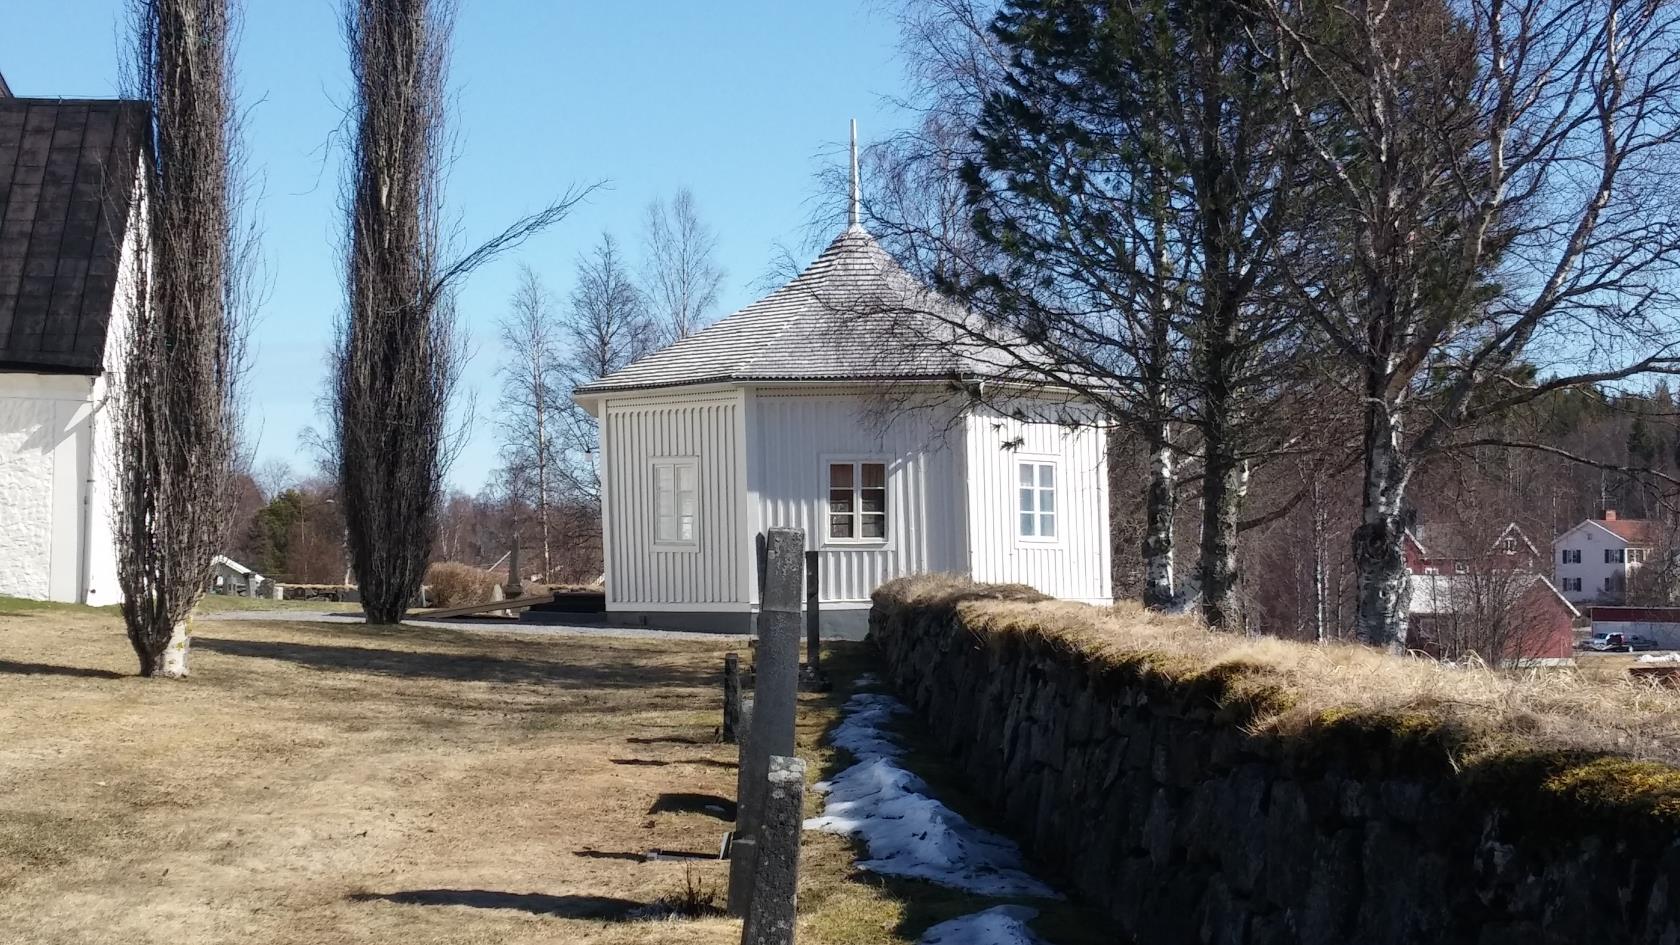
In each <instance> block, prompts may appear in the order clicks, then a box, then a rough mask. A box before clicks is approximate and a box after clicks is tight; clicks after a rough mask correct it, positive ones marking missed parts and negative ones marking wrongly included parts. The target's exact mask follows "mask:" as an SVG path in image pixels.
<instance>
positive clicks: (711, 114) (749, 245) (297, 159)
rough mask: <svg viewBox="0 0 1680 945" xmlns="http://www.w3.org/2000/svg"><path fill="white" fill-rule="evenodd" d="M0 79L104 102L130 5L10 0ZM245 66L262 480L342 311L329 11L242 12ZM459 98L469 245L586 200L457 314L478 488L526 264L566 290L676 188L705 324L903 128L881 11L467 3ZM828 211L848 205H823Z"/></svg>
mask: <svg viewBox="0 0 1680 945" xmlns="http://www.w3.org/2000/svg"><path fill="white" fill-rule="evenodd" d="M5 5H6V13H5V21H6V28H5V29H0V72H3V73H4V74H5V76H6V78H7V80H8V81H9V82H10V84H11V86H12V88H13V91H14V92H16V93H17V94H19V95H25V96H56V95H62V96H93V97H101V96H111V95H114V94H116V91H117V87H118V81H117V77H118V71H119V50H120V49H121V48H122V44H123V42H124V37H123V32H122V30H123V21H124V15H125V14H124V10H125V4H124V3H123V2H122V0H5ZM244 6H245V10H246V17H245V29H244V35H243V41H242V44H241V47H240V57H239V71H240V81H241V84H242V95H243V96H244V102H245V104H246V106H247V107H248V109H249V117H248V119H247V124H246V131H247V143H248V150H249V156H250V165H251V170H252V171H253V173H254V175H255V177H256V184H257V186H258V187H259V188H260V202H259V203H258V204H257V206H256V214H257V218H258V221H259V223H260V226H261V227H262V231H263V255H264V270H265V273H264V274H265V279H266V284H267V287H268V288H267V292H266V297H265V300H264V303H263V306H262V310H261V313H260V322H259V324H258V325H257V326H256V329H255V331H254V336H253V340H254V343H255V348H256V358H255V366H254V369H253V373H252V376H251V379H250V387H249V393H250V405H251V411H250V428H249V432H250V433H251V434H252V435H253V437H254V438H255V440H256V445H257V455H258V460H259V462H260V461H262V460H265V459H268V458H270V457H279V458H282V459H285V460H288V461H289V462H291V463H292V465H293V466H294V468H295V469H296V470H297V471H298V472H300V473H301V472H305V471H307V469H308V468H309V467H310V465H311V460H310V458H309V457H308V456H307V455H306V454H305V451H304V450H303V448H302V446H301V445H300V443H299V434H300V432H301V431H302V430H303V429H304V428H306V427H309V426H313V425H317V424H318V423H319V418H318V415H317V413H316V405H315V402H316V398H317V396H318V395H319V392H320V391H321V389H322V385H323V383H324V382H325V368H324V361H323V357H324V355H325V353H326V348H327V344H328V341H329V338H330V335H331V325H332V320H333V318H334V316H335V314H336V312H337V311H338V308H339V305H340V299H341V290H340V284H339V272H338V257H337V251H336V248H335V247H336V246H337V239H338V233H339V228H340V217H339V212H338V208H337V198H338V177H339V171H340V164H339V157H340V155H339V153H338V152H336V151H334V150H333V149H332V135H333V131H334V129H335V128H337V127H338V125H339V124H340V121H341V105H342V102H343V101H344V98H345V89H346V81H347V69H346V63H345V54H344V51H343V48H342V43H341V41H340V38H339V30H338V18H339V8H338V4H336V3H334V2H331V0H245V4H244ZM460 6H461V9H460V15H459V19H458V21H457V25H456V34H455V46H454V58H453V61H452V75H451V82H450V85H451V89H452V91H453V93H454V95H455V108H454V112H453V129H454V131H455V134H456V137H457V146H456V147H457V152H458V158H457V160H456V162H455V164H454V165H453V167H452V169H451V171H450V176H449V186H448V202H449V210H450V219H451V220H452V221H456V222H457V223H458V226H457V227H456V229H458V231H459V234H460V236H461V239H462V241H463V242H469V243H470V242H474V241H476V240H481V239H483V238H485V237H487V236H489V235H491V234H492V233H494V232H495V231H496V230H498V229H499V228H500V227H501V226H502V225H505V224H506V223H507V222H510V221H511V220H512V219H514V218H515V217H517V216H519V215H521V214H523V213H527V212H530V211H532V210H535V209H538V208H540V207H541V206H542V205H543V204H544V203H546V202H547V200H548V199H550V198H552V197H554V196H556V195H558V194H560V193H562V192H564V191H565V190H566V189H567V187H569V186H570V185H572V184H581V183H589V182H593V181H598V180H604V181H607V182H608V185H609V189H604V190H602V191H599V192H597V193H596V194H595V195H594V196H593V197H592V198H591V199H590V201H589V203H588V205H586V206H584V207H582V208H581V209H579V210H578V211H577V212H576V213H574V214H573V215H572V216H571V217H570V218H568V219H567V220H566V221H564V222H563V223H561V224H560V225H559V226H558V227H557V228H555V229H554V230H552V231H550V232H548V233H546V234H543V235H541V236H539V237H537V238H536V239H533V240H532V241H531V242H529V243H527V244H526V245H525V246H523V247H522V248H521V249H520V250H518V251H517V252H515V253H513V254H511V255H509V256H507V257H504V258H503V259H501V260H500V261H498V262H497V263H495V264H493V265H491V266H489V267H487V268H485V269H482V270H480V271H479V272H478V273H477V274H476V275H475V276H474V277H473V278H472V280H471V281H470V282H469V283H468V284H467V285H466V287H465V288H464V290H463V292H462V293H461V298H460V308H461V313H462V316H463V320H464V322H465V323H466V325H467V327H468V330H469V332H470V333H471V335H472V337H473V340H474V349H475V356H474V358H473V361H472V363H471V365H470V366H469V368H468V370H467V378H466V381H467V387H468V388H469V389H470V390H473V391H475V392H476V395H477V396H476V400H477V423H476V427H475V429H474V431H473V433H472V438H471V440H470V442H469V443H468V445H467V446H466V448H465V449H464V450H463V452H462V455H461V457H460V459H459V460H458V461H457V463H456V466H455V468H454V470H453V473H452V479H453V480H454V483H455V485H457V486H458V487H460V488H464V489H467V490H469V491H477V489H478V488H479V486H480V485H481V484H482V483H483V482H484V479H485V477H486V474H487V473H488V472H489V471H490V470H491V468H492V467H493V466H494V465H495V451H496V444H495V437H494V434H493V432H492V425H491V419H492V417H491V412H492V410H493V408H494V402H495V394H496V383H495V379H494V369H495V362H496V361H497V360H498V357H499V351H498V348H497V345H496V340H495V321H496V319H497V317H498V316H499V315H500V314H501V313H502V311H503V310H504V308H505V303H506V299H507V297H508V295H509V294H510V292H511V289H512V282H513V276H514V272H515V270H516V269H517V267H518V265H519V263H521V262H528V263H530V264H531V265H532V266H534V267H536V269H537V270H538V272H539V273H540V274H541V275H542V276H543V278H544V280H545V281H546V282H547V283H548V285H549V288H550V289H552V290H554V291H555V292H556V293H558V294H560V295H561V296H564V294H565V293H566V292H567V291H569V289H570V284H571V274H572V267H573V261H574V260H575V259H576V257H577V255H578V253H579V252H580V251H581V250H583V249H585V248H586V247H587V246H589V245H590V244H591V243H593V242H594V241H595V240H596V239H597V238H598V237H599V235H600V233H601V231H602V230H603V229H610V230H612V231H613V232H614V233H615V234H617V235H618V236H619V238H620V240H621V241H623V242H624V244H625V245H626V248H628V249H631V250H633V251H636V250H637V247H638V244H639V241H640V227H641V215H642V212H643V208H644V207H645V206H646V205H647V203H648V202H649V201H650V200H651V199H653V198H654V197H656V196H661V195H665V196H668V195H669V194H670V193H671V192H673V191H675V190H676V189H677V188H678V187H680V186H687V187H689V188H690V189H692V190H693V191H694V194H695V198H696V200H697V202H698V203H699V206H700V208H701V211H702V212H703V214H704V215H705V217H706V218H707V220H708V221H709V222H710V223H711V224H712V225H713V227H714V228H715V229H716V230H717V232H718V237H719V240H718V250H719V261H720V262H721V263H722V265H723V266H724V267H725V268H726V270H727V276H726V277H725V280H724V287H723V293H722V299H721V304H720V306H719V312H718V314H722V313H727V312H729V311H732V310H733V309H735V308H738V307H740V306H741V305H744V304H746V303H747V302H749V301H751V300H752V299H753V298H754V297H755V296H756V295H758V294H761V290H762V289H763V280H764V277H765V275H766V273H767V272H769V271H770V270H771V267H772V264H773V262H774V260H775V257H776V255H777V251H778V247H779V246H786V247H788V248H790V249H792V250H793V251H794V252H795V254H796V255H797V256H798V257H799V258H800V260H801V261H803V260H804V259H805V258H807V257H808V256H810V255H811V254H812V252H813V249H812V247H810V246H809V245H808V243H809V238H810V235H811V234H810V233H809V232H808V231H807V223H808V220H809V218H810V217H811V215H812V212H813V209H814V205H813V201H816V200H817V199H818V198H819V197H820V196H821V195H820V194H819V192H818V187H817V184H816V180H815V178H816V175H817V173H818V172H819V171H820V170H821V169H822V168H823V167H824V166H825V165H827V164H829V163H833V162H838V161H841V160H843V153H842V148H843V145H844V140H845V137H846V132H847V125H846V122H847V119H849V118H851V117H854V116H855V117H856V118H857V119H858V123H859V125H860V135H861V136H862V137H863V138H864V139H865V140H866V141H867V140H868V139H869V138H870V137H871V136H872V135H873V136H885V135H886V134H887V133H888V132H889V131H890V130H891V129H893V128H894V127H896V126H898V125H900V124H902V123H903V122H904V120H905V119H904V117H903V116H902V115H901V114H899V113H898V112H897V111H896V110H895V109H893V108H892V107H891V105H890V104H888V101H887V99H889V98H890V97H891V96H893V95H895V94H897V93H899V92H900V91H901V90H902V84H903V71H902V69H901V67H900V65H899V63H898V61H897V59H896V55H895V53H896V42H897V32H896V26H895V24H894V23H893V21H892V17H891V16H890V14H889V12H888V8H886V7H884V6H882V5H881V4H879V3H877V2H874V0H841V2H839V3H832V4H819V3H805V2H796V3H790V2H741V0H728V2H714V3H677V2H645V3H635V4H620V3H600V2H583V0H572V2H557V0H549V2H534V0H532V2H525V0H462V2H461V5H460ZM837 211H838V208H837Z"/></svg>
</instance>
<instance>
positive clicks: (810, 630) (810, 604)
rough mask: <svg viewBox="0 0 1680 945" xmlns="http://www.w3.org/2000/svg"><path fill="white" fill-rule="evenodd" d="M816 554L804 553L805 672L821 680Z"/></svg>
mask: <svg viewBox="0 0 1680 945" xmlns="http://www.w3.org/2000/svg"><path fill="white" fill-rule="evenodd" d="M821 566H822V565H821V559H820V558H819V557H818V552H815V551H807V552H805V672H806V673H808V674H809V675H810V676H811V678H812V679H813V680H820V679H822V605H821V602H820V598H821V597H822V572H821V570H820V568H821Z"/></svg>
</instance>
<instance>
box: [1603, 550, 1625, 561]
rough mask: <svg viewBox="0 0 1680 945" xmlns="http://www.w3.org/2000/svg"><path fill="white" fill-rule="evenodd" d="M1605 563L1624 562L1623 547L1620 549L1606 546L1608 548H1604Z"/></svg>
mask: <svg viewBox="0 0 1680 945" xmlns="http://www.w3.org/2000/svg"><path fill="white" fill-rule="evenodd" d="M1604 563H1605V564H1621V563H1622V549H1620V548H1606V549H1604Z"/></svg>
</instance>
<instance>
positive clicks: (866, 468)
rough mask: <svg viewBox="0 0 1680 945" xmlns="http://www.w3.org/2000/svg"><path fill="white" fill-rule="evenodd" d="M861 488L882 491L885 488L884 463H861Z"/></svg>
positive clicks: (885, 474) (885, 473)
mask: <svg viewBox="0 0 1680 945" xmlns="http://www.w3.org/2000/svg"><path fill="white" fill-rule="evenodd" d="M861 468H862V471H863V476H862V478H863V487H864V488H865V489H884V488H886V486H887V467H886V464H884V463H863V464H861Z"/></svg>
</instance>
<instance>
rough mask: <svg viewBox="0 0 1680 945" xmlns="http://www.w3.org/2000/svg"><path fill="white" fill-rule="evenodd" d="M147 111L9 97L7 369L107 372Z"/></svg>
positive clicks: (3, 227) (0, 195)
mask: <svg viewBox="0 0 1680 945" xmlns="http://www.w3.org/2000/svg"><path fill="white" fill-rule="evenodd" d="M146 114H147V113H146V106H145V104H144V103H141V102H131V101H121V100H107V99H99V100H71V99H36V98H0V370H14V371H18V370H21V371H42V372H60V373H75V374H99V373H101V372H102V371H103V369H104V356H105V335H106V331H107V330H108V328H109V327H110V320H111V308H112V304H113V302H114V301H115V295H116V288H117V269H118V265H119V262H120V258H121V254H122V245H123V237H124V235H125V233H126V231H127V227H128V221H129V212H130V209H131V206H132V203H133V199H134V193H135V179H136V174H137V172H138V171H139V167H140V155H141V149H142V147H143V141H144V134H145V126H146Z"/></svg>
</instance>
